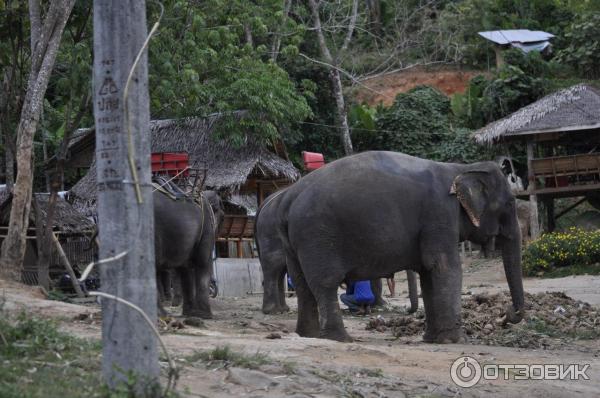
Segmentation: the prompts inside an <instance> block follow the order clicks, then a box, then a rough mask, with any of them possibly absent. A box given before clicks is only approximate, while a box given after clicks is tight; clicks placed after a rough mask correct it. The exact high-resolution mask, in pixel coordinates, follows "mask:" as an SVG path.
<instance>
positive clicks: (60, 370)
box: [0, 311, 108, 398]
mask: <svg viewBox="0 0 600 398" xmlns="http://www.w3.org/2000/svg"><path fill="white" fill-rule="evenodd" d="M99 354H100V345H99V344H98V343H94V342H90V341H87V340H82V339H78V338H75V337H73V336H69V335H67V334H65V333H62V332H60V331H59V330H58V329H57V327H56V324H54V323H53V322H51V321H48V320H44V319H39V318H36V317H32V316H29V315H26V314H20V315H19V316H17V317H16V318H12V319H11V318H10V317H8V316H7V315H6V314H5V313H3V312H2V311H0V397H3V398H13V397H14V398H22V397H28V398H29V397H31V398H36V397H40V398H42V397H44V398H45V397H102V396H108V395H107V394H108V393H107V392H106V391H104V392H102V391H99V389H98V386H99V385H102V379H101V372H100V355H99Z"/></svg>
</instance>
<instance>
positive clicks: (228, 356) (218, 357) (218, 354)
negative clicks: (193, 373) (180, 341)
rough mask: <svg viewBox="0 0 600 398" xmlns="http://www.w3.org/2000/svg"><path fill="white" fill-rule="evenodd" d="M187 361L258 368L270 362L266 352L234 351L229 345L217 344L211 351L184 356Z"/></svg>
mask: <svg viewBox="0 0 600 398" xmlns="http://www.w3.org/2000/svg"><path fill="white" fill-rule="evenodd" d="M185 360H186V361H187V362H190V363H193V362H198V361H202V362H208V363H211V362H222V363H224V364H225V365H226V366H237V367H240V368H248V369H258V368H260V367H261V366H262V365H266V364H269V363H271V362H272V361H271V360H270V359H269V357H268V356H267V355H266V354H262V353H260V352H257V353H256V354H251V355H247V354H243V353H239V352H235V351H233V350H232V349H231V347H229V346H227V345H225V346H219V347H216V348H215V349H213V350H212V351H198V352H195V353H193V354H192V355H190V356H187V357H185Z"/></svg>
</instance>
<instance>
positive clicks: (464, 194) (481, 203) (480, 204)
mask: <svg viewBox="0 0 600 398" xmlns="http://www.w3.org/2000/svg"><path fill="white" fill-rule="evenodd" d="M487 174H488V173H487V172H485V171H469V172H466V173H463V174H459V175H458V176H456V178H454V181H453V182H452V186H451V187H450V194H455V195H456V197H457V198H458V201H459V202H460V204H461V206H462V207H463V209H465V212H466V213H467V215H468V216H469V219H470V220H471V222H472V223H473V225H474V226H476V227H479V225H480V223H481V216H482V214H483V211H484V210H485V206H486V203H487V187H486V184H485V176H486V175H487Z"/></svg>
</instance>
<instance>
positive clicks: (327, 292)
mask: <svg viewBox="0 0 600 398" xmlns="http://www.w3.org/2000/svg"><path fill="white" fill-rule="evenodd" d="M313 291H315V296H316V298H317V303H318V305H319V315H320V316H319V322H320V324H321V330H320V334H319V336H320V337H321V338H324V339H330V340H337V341H343V342H350V341H353V339H352V337H350V335H349V334H348V332H346V329H345V328H344V321H343V320H342V315H341V312H340V305H339V302H338V297H337V288H326V287H321V286H318V287H315V288H314V290H313Z"/></svg>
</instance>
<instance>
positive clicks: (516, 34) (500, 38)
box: [478, 29, 554, 44]
mask: <svg viewBox="0 0 600 398" xmlns="http://www.w3.org/2000/svg"><path fill="white" fill-rule="evenodd" d="M478 34H479V35H480V36H481V37H484V38H486V39H488V40H490V41H493V42H494V43H497V44H510V43H535V42H539V41H547V40H550V39H551V38H553V37H554V35H553V34H552V33H548V32H543V31H541V30H529V29H511V30H492V31H487V32H479V33H478Z"/></svg>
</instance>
